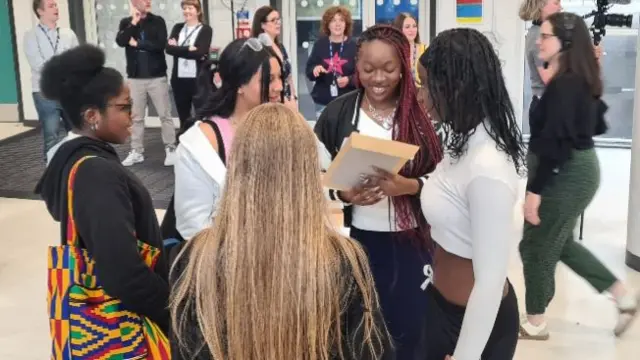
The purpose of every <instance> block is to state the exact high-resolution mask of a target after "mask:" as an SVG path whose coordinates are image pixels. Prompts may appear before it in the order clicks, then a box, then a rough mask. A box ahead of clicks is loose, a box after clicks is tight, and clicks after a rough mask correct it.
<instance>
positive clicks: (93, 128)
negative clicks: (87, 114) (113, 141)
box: [89, 122, 100, 132]
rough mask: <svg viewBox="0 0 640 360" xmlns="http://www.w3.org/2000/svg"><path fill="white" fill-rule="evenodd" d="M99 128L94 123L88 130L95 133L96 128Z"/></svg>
mask: <svg viewBox="0 0 640 360" xmlns="http://www.w3.org/2000/svg"><path fill="white" fill-rule="evenodd" d="M99 127H100V126H99V125H98V123H97V122H95V123H93V124H91V125H90V126H89V129H91V131H93V132H95V131H97V130H98V128H99Z"/></svg>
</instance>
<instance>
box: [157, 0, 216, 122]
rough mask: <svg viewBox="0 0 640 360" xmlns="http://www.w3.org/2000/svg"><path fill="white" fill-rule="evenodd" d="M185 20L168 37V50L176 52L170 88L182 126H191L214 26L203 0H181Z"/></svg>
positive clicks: (170, 53) (169, 52)
mask: <svg viewBox="0 0 640 360" xmlns="http://www.w3.org/2000/svg"><path fill="white" fill-rule="evenodd" d="M180 5H181V6H182V14H183V16H184V22H182V23H178V24H176V25H175V26H174V27H173V29H172V30H171V34H170V35H169V40H168V41H167V50H166V51H167V54H169V55H172V56H173V69H172V70H171V89H173V99H174V100H175V102H176V108H177V110H178V117H179V118H180V130H181V131H184V130H186V129H187V127H188V123H189V122H188V120H189V118H191V113H192V108H193V107H194V101H193V99H194V97H195V96H196V93H197V90H198V85H197V83H196V78H197V75H198V70H199V69H200V68H201V67H202V65H203V64H204V61H205V60H206V58H207V55H208V54H209V49H210V48H211V38H212V36H213V30H212V29H211V26H209V25H207V24H205V23H204V16H203V12H202V5H201V4H200V0H182V2H181V3H180Z"/></svg>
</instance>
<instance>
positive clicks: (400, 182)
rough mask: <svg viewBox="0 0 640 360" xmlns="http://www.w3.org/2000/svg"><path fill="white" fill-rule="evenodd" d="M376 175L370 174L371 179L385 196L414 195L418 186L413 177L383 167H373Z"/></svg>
mask: <svg viewBox="0 0 640 360" xmlns="http://www.w3.org/2000/svg"><path fill="white" fill-rule="evenodd" d="M374 170H375V171H376V175H373V176H371V181H372V182H373V183H374V184H375V185H376V187H378V188H380V190H381V191H382V193H383V194H384V195H385V196H389V197H393V196H402V195H415V194H416V193H417V192H418V189H419V188H420V186H419V185H418V181H417V180H415V179H407V178H406V177H404V176H402V175H400V174H394V173H391V172H388V171H386V170H384V169H380V168H378V167H374Z"/></svg>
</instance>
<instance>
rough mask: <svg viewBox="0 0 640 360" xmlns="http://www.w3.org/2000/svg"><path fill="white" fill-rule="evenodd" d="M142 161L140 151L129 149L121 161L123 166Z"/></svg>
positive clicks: (142, 156)
mask: <svg viewBox="0 0 640 360" xmlns="http://www.w3.org/2000/svg"><path fill="white" fill-rule="evenodd" d="M143 161H144V155H142V153H140V152H138V151H136V150H131V151H130V152H129V155H127V157H126V158H125V159H124V161H122V165H123V166H132V165H135V164H139V163H141V162H143Z"/></svg>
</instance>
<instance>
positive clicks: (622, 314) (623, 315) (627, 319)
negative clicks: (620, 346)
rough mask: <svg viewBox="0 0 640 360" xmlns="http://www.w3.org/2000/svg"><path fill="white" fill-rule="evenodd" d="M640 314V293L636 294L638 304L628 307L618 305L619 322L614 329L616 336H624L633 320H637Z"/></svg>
mask: <svg viewBox="0 0 640 360" xmlns="http://www.w3.org/2000/svg"><path fill="white" fill-rule="evenodd" d="M638 314H640V293H638V294H637V295H636V304H635V306H633V307H630V308H628V309H622V308H620V307H618V322H617V323H616V327H615V328H614V329H613V333H614V334H615V336H616V337H620V336H622V334H624V332H625V331H627V330H628V329H629V327H630V326H631V324H632V323H633V320H635V319H636V318H637V317H638Z"/></svg>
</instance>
